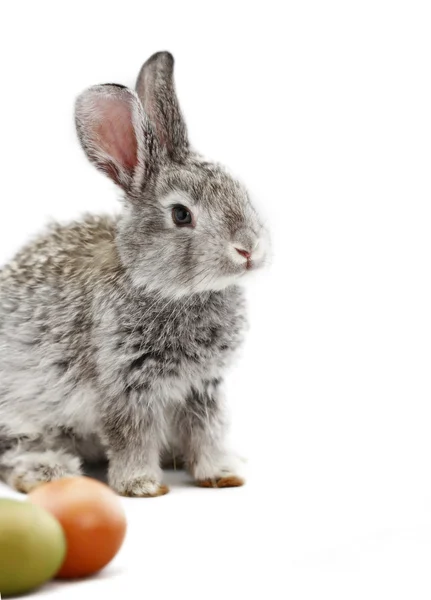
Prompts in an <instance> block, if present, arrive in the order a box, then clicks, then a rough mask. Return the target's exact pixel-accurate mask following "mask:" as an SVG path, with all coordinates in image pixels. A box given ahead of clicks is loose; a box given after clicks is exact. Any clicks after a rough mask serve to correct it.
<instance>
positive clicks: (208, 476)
mask: <svg viewBox="0 0 431 600" xmlns="http://www.w3.org/2000/svg"><path fill="white" fill-rule="evenodd" d="M240 466H241V465H240V460H239V459H238V458H236V457H229V456H225V457H219V458H217V459H213V460H211V459H208V458H206V459H201V460H200V461H199V462H197V463H196V465H195V466H194V467H193V468H192V475H193V477H194V478H195V480H196V483H197V485H199V486H200V487H205V488H227V487H240V486H242V485H244V484H245V479H244V477H243V476H242V474H241V468H240Z"/></svg>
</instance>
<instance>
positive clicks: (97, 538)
mask: <svg viewBox="0 0 431 600" xmlns="http://www.w3.org/2000/svg"><path fill="white" fill-rule="evenodd" d="M29 500H30V502H32V503H35V504H38V505H39V506H41V507H43V508H44V509H46V510H48V511H49V512H50V513H52V514H53V515H54V516H55V518H56V519H58V521H59V522H60V523H61V526H62V527H63V530H64V533H65V536H66V540H67V554H66V558H65V560H64V563H63V565H62V567H61V569H60V571H59V572H58V575H57V576H58V577H61V578H74V577H84V576H86V575H91V574H92V573H95V572H96V571H99V570H100V569H102V568H103V567H105V566H106V565H107V564H108V563H109V562H110V561H111V560H112V559H113V558H114V556H115V555H116V554H117V552H118V550H119V549H120V547H121V545H122V543H123V540H124V537H125V533H126V517H125V514H124V510H123V507H122V505H121V502H120V499H119V497H118V496H117V495H116V494H115V493H114V492H113V491H112V490H111V488H109V487H108V486H107V485H105V484H104V483H101V482H99V481H96V480H95V479H90V478H89V477H68V478H65V479H59V480H57V481H52V482H50V483H46V484H44V485H41V486H39V487H37V488H36V489H35V490H33V491H32V492H31V493H30V494H29Z"/></svg>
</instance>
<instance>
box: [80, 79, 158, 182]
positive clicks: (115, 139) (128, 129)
mask: <svg viewBox="0 0 431 600" xmlns="http://www.w3.org/2000/svg"><path fill="white" fill-rule="evenodd" d="M75 120H76V129H77V132H78V137H79V140H80V142H81V145H82V147H83V149H84V151H85V153H86V154H87V156H88V158H89V160H90V161H91V162H92V163H93V164H94V165H95V166H96V167H97V168H98V169H99V170H100V171H103V172H104V173H106V174H107V175H108V176H109V177H110V178H111V179H112V180H113V181H114V182H115V183H116V184H118V185H119V186H120V187H122V188H123V189H124V190H125V191H126V192H128V193H131V192H133V190H136V191H139V189H140V188H141V186H142V184H143V183H144V181H145V178H146V177H148V175H149V173H150V172H151V171H152V170H153V168H154V163H155V162H156V160H157V154H158V145H157V140H156V138H155V136H154V134H153V131H152V129H151V125H150V123H149V122H148V119H147V117H146V116H145V114H144V111H143V108H142V105H141V102H140V100H139V98H138V97H137V95H136V94H135V92H132V91H131V90H129V89H127V88H125V87H124V86H120V85H113V84H107V85H96V86H93V87H91V88H89V89H88V90H86V91H85V92H83V93H82V94H81V95H80V96H79V97H78V99H77V101H76V106H75Z"/></svg>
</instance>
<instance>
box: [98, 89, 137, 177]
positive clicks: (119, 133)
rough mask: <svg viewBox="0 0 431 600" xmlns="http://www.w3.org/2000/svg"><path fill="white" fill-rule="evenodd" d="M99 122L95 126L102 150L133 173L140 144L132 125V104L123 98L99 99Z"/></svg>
mask: <svg viewBox="0 0 431 600" xmlns="http://www.w3.org/2000/svg"><path fill="white" fill-rule="evenodd" d="M96 109H97V113H98V120H97V122H96V123H95V125H94V133H95V135H96V136H97V140H98V142H99V145H100V148H101V149H102V150H103V151H104V152H106V154H108V156H110V157H112V158H113V159H114V160H115V161H116V162H117V163H119V164H120V165H121V167H122V168H123V169H126V170H127V171H133V170H134V168H135V167H136V165H137V164H138V144H137V141H136V134H135V130H134V127H133V123H132V106H131V103H130V102H129V101H128V100H127V99H125V98H124V97H123V98H106V97H105V98H99V99H98V101H97V107H96Z"/></svg>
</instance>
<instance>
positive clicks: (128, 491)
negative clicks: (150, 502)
mask: <svg viewBox="0 0 431 600" xmlns="http://www.w3.org/2000/svg"><path fill="white" fill-rule="evenodd" d="M161 479H162V472H161V470H160V471H159V470H155V469H147V470H144V471H138V472H137V473H136V474H135V473H129V476H128V477H127V476H125V473H124V470H123V472H121V471H120V470H119V469H118V466H117V468H115V469H111V470H110V473H109V484H110V486H111V487H112V488H113V489H114V490H115V491H116V492H117V493H118V494H120V496H128V497H130V498H156V497H157V496H164V495H165V494H167V493H168V491H169V488H168V487H167V486H166V485H163V484H162V483H161Z"/></svg>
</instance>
